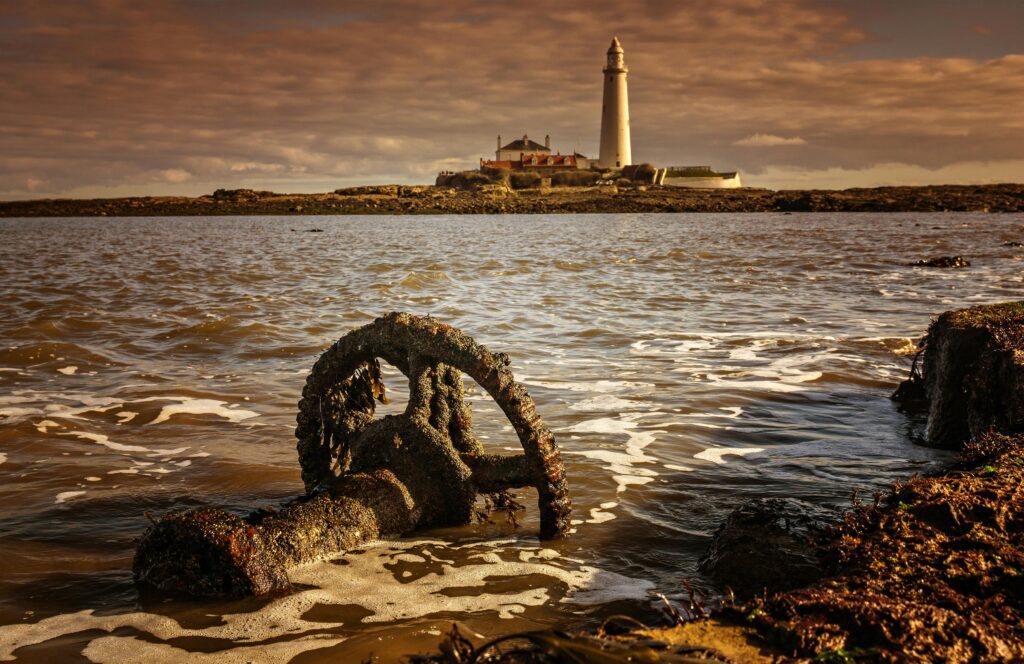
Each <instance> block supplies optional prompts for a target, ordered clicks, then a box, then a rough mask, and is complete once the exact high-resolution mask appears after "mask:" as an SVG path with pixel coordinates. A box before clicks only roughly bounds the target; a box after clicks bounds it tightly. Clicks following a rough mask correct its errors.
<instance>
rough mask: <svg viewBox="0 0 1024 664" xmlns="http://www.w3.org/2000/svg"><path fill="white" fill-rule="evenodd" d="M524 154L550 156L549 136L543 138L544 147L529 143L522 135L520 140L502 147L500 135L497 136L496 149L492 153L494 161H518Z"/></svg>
mask: <svg viewBox="0 0 1024 664" xmlns="http://www.w3.org/2000/svg"><path fill="white" fill-rule="evenodd" d="M524 154H537V155H548V154H551V136H545V137H544V145H541V144H540V143H538V142H536V141H531V140H530V137H529V136H527V135H526V134H523V137H522V138H520V139H518V140H515V141H512V142H511V143H509V144H508V145H505V146H503V145H502V144H501V134H499V135H498V149H497V150H496V151H495V152H494V160H495V161H519V160H520V159H521V158H522V156H523V155H524Z"/></svg>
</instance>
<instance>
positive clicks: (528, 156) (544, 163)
mask: <svg viewBox="0 0 1024 664" xmlns="http://www.w3.org/2000/svg"><path fill="white" fill-rule="evenodd" d="M535 162H536V163H535ZM480 167H481V168H505V169H508V170H513V171H521V170H527V169H531V168H576V155H572V154H543V153H542V154H537V153H524V154H523V155H522V159H517V160H516V161H492V160H487V159H481V160H480Z"/></svg>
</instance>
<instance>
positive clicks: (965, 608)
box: [413, 302, 1024, 664]
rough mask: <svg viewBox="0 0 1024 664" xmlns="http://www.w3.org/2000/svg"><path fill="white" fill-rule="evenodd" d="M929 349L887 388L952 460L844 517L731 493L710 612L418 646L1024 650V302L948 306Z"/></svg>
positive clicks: (819, 653)
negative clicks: (651, 624) (917, 414)
mask: <svg viewBox="0 0 1024 664" xmlns="http://www.w3.org/2000/svg"><path fill="white" fill-rule="evenodd" d="M922 348H923V352H924V354H925V361H924V371H923V374H922V373H919V372H917V370H916V366H917V362H916V361H915V370H914V371H913V372H912V375H911V377H910V379H908V380H907V381H906V382H905V383H904V384H903V385H902V386H901V388H900V389H899V390H897V393H896V395H894V398H898V399H900V400H901V401H902V402H903V403H904V404H905V405H906V406H907V407H909V408H915V407H917V408H923V409H924V410H926V411H929V422H928V433H927V434H926V438H925V442H926V443H927V444H931V445H935V446H941V447H947V448H954V449H958V450H959V451H960V460H959V461H958V462H957V463H956V464H955V465H954V466H953V467H952V468H949V469H947V470H945V471H943V472H939V473H936V474H934V475H931V476H925V477H913V478H911V479H909V480H908V481H906V482H899V483H897V484H896V485H895V486H893V487H892V489H891V490H890V491H888V492H885V493H883V492H878V493H876V494H875V495H874V496H873V499H872V500H871V501H870V502H868V503H866V504H862V503H860V502H859V501H856V500H855V504H854V505H853V507H852V509H850V510H849V511H847V512H846V513H845V514H843V515H842V516H840V517H838V518H835V517H831V516H828V515H824V516H823V515H820V514H813V513H809V512H808V513H804V512H802V511H801V509H800V507H799V505H798V504H795V503H796V501H794V503H790V504H779V501H778V500H776V499H772V500H767V501H766V500H761V501H752V503H749V504H745V505H742V506H740V507H739V508H738V509H737V510H736V511H735V512H734V513H733V514H732V515H731V516H730V517H729V519H728V520H727V521H726V522H725V523H724V524H723V525H722V527H721V528H720V529H719V531H718V532H717V533H716V535H715V539H714V542H713V543H712V545H711V547H710V549H709V551H708V554H707V555H706V556H705V558H704V560H702V561H701V565H702V568H704V569H705V571H706V572H707V573H709V574H710V576H711V577H712V578H715V579H716V583H718V585H719V586H720V589H721V590H723V591H726V593H727V597H729V599H727V600H726V601H725V602H724V605H723V606H722V607H720V608H719V609H718V610H716V611H713V612H711V613H710V615H708V614H706V613H705V611H704V609H703V607H702V606H701V604H700V602H699V601H698V602H694V601H692V600H693V598H692V597H691V602H690V605H689V607H685V606H684V607H681V608H680V610H675V609H671V608H670V611H669V617H670V620H671V621H672V622H674V623H675V624H674V625H673V626H671V627H665V628H656V629H647V628H638V627H639V626H638V625H636V624H635V621H630V620H629V619H626V621H625V625H626V626H625V628H623V627H622V624H623V621H622V620H618V621H616V624H611V623H608V624H606V625H605V626H602V628H601V629H600V630H598V631H597V633H593V634H582V635H576V636H570V635H565V634H563V633H561V632H557V631H552V632H541V633H538V634H534V635H526V637H528V638H526V639H525V640H523V637H522V636H520V637H516V638H518V639H519V640H518V641H517V640H516V638H512V639H508V637H506V638H505V639H503V640H502V643H504V644H505V650H508V646H510V645H512V644H515V643H518V644H519V645H520V646H521V647H520V649H519V650H518V651H516V653H515V654H514V655H513V656H511V657H508V656H505V655H502V654H501V650H502V649H501V648H500V647H499V648H496V647H493V646H491V645H488V644H472V643H470V642H469V641H468V640H466V639H465V638H463V637H461V636H459V635H458V634H457V633H453V635H451V636H450V637H449V638H448V640H447V641H446V642H445V643H444V644H442V647H441V653H440V654H437V655H428V656H424V657H419V658H413V661H415V662H420V663H425V662H433V663H443V664H449V663H453V662H459V663H462V662H491V663H495V662H563V661H564V662H575V661H598V659H599V661H607V662H618V661H622V662H626V661H649V662H654V661H658V662H694V661H719V662H722V661H725V662H781V661H816V662H855V661H871V662H903V661H944V662H963V663H965V664H966V663H967V662H1007V661H1024V489H1022V487H1024V302H1010V303H1004V304H998V305H989V306H979V307H972V308H970V309H964V310H960V311H952V312H947V313H945V314H943V315H942V316H940V317H938V318H937V319H936V320H935V321H934V322H933V323H932V324H931V326H930V327H929V330H928V334H927V336H926V338H925V340H924V342H923V343H922ZM773 500H775V502H773ZM738 565H742V569H736V567H737V566H738ZM732 591H735V594H733V592H732ZM630 622H633V623H634V624H629V623H630ZM460 639H461V641H460ZM499 645H500V644H499ZM460 648H461V650H460Z"/></svg>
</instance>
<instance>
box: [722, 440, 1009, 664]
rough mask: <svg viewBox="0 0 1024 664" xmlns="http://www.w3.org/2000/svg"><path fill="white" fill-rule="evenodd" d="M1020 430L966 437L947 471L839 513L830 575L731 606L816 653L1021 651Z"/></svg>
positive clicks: (913, 656)
mask: <svg viewBox="0 0 1024 664" xmlns="http://www.w3.org/2000/svg"><path fill="white" fill-rule="evenodd" d="M1022 483H1024V436H1022V435H1017V436H1013V437H1011V436H1004V435H1002V434H997V433H989V434H986V435H984V436H981V437H980V438H977V439H974V440H972V441H971V443H969V444H968V445H967V446H966V448H965V450H964V454H963V459H962V462H961V465H960V467H959V468H958V469H957V470H956V471H955V472H949V473H945V474H943V475H939V476H933V477H915V478H913V479H911V480H910V481H909V482H907V483H905V484H898V485H896V487H895V488H894V489H893V491H892V492H891V493H889V494H888V495H886V496H880V497H879V500H878V501H877V502H876V504H873V505H866V506H861V507H859V508H858V509H855V510H853V511H851V512H850V513H848V514H847V515H846V517H845V519H844V521H843V523H842V524H840V526H839V527H838V528H837V529H836V530H835V531H834V533H833V534H832V535H831V536H830V537H829V541H828V542H827V543H825V544H824V545H823V547H822V551H823V553H824V554H825V556H826V557H827V558H828V559H829V560H830V561H833V562H834V564H836V566H837V568H838V573H837V574H835V575H832V576H829V577H828V578H826V579H823V580H821V581H819V582H817V583H815V584H813V585H811V586H810V587H807V588H802V589H800V590H794V591H789V592H785V593H778V594H776V595H774V596H770V597H767V598H765V599H758V600H755V601H754V602H751V603H750V604H748V605H747V606H744V607H742V615H744V616H746V617H747V621H748V624H752V625H754V626H755V627H756V628H757V629H759V630H760V631H761V633H762V634H764V635H766V636H768V637H769V638H770V639H771V640H772V641H773V642H774V643H776V644H777V645H780V646H783V647H784V648H785V649H786V650H787V651H789V652H788V654H790V655H792V656H796V657H807V658H813V657H815V656H816V657H817V659H816V660H815V661H853V659H852V658H853V657H854V656H856V657H857V661H860V659H861V658H864V659H865V660H866V661H877V662H908V661H915V662H925V661H927V662H962V663H963V664H967V663H968V662H1020V661H1024V628H1022V627H1021V626H1022V625H1024V576H1022V574H1021V572H1020V570H1022V569H1024V492H1022V491H1021V490H1020V487H1021V484H1022Z"/></svg>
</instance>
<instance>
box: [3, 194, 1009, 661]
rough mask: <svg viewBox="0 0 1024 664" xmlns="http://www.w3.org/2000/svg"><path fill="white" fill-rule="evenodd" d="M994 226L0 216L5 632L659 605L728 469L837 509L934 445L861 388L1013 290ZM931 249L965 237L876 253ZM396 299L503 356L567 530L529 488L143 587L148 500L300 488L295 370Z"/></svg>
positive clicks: (244, 634) (229, 636)
mask: <svg viewBox="0 0 1024 664" xmlns="http://www.w3.org/2000/svg"><path fill="white" fill-rule="evenodd" d="M313 227H316V228H320V229H323V232H322V233H306V232H303V231H304V230H306V229H309V228H313ZM1022 236H1024V216H1022V215H1006V216H999V215H981V214H979V215H974V214H935V215H930V214H889V215H859V214H845V215H826V214H803V215H568V216H530V217H429V218H428V217H347V218H344V217H339V218H316V217H313V218H311V217H302V218H296V217H288V218H260V217H242V218H198V219H197V218H163V219H160V218H146V219H33V220H18V219H14V220H4V221H0V478H2V482H0V505H3V508H2V510H0V559H2V560H3V561H4V564H5V573H4V574H3V575H0V659H10V658H15V659H16V660H17V661H54V660H55V659H57V658H58V657H61V658H70V659H73V658H72V655H77V656H78V657H79V658H82V657H83V656H84V657H85V658H87V659H88V660H92V661H103V662H117V661H128V660H146V661H175V662H181V661H188V662H206V661H211V662H212V661H218V662H222V661H250V660H254V661H282V662H283V661H296V662H316V661H358V658H359V657H364V656H366V655H367V654H369V653H371V652H373V653H376V654H377V655H380V656H381V657H382V658H383V659H384V661H391V660H393V659H394V658H395V657H396V656H397V654H399V653H409V652H416V651H424V650H426V649H429V648H430V647H432V646H433V645H435V644H436V643H437V641H438V640H439V636H438V635H439V634H440V633H441V632H442V631H446V630H447V629H448V627H449V626H450V624H451V622H452V621H453V620H457V621H460V622H461V623H462V624H463V625H464V626H465V627H466V628H467V629H468V630H475V631H478V632H482V633H486V634H488V635H497V634H500V633H503V632H510V631H515V630H523V629H533V628H540V627H544V626H549V625H555V624H557V625H568V626H586V625H593V624H595V623H596V622H598V621H599V620H600V619H601V617H602V616H606V615H609V614H612V613H621V612H624V611H628V612H632V613H635V614H637V615H639V616H641V617H648V618H650V619H654V617H655V616H656V610H655V608H654V607H653V604H652V599H653V598H655V596H654V594H653V593H655V592H662V593H666V594H668V595H669V596H673V597H678V595H679V584H680V580H682V579H689V580H691V581H692V582H694V584H695V585H697V586H698V587H703V588H706V589H709V590H710V589H711V587H710V585H709V584H708V583H707V582H706V581H705V580H704V579H702V578H701V576H700V574H699V572H698V571H697V568H696V565H697V560H698V558H699V556H700V554H701V552H702V551H703V550H704V548H705V547H706V545H707V543H708V538H709V536H710V534H711V533H712V531H713V530H714V528H715V527H716V526H717V524H719V523H720V522H721V520H722V519H723V518H724V516H725V515H726V514H727V513H728V511H729V510H730V509H731V508H732V507H734V506H735V505H736V504H737V503H739V502H740V501H742V500H744V499H745V498H749V497H753V496H794V497H798V498H803V499H807V500H811V501H815V502H818V503H825V504H832V505H843V504H846V503H848V501H849V498H850V495H851V492H852V491H854V490H858V491H861V492H865V493H870V492H871V491H873V490H875V489H877V488H879V487H882V486H884V485H886V484H887V483H888V482H890V481H891V480H892V479H894V478H897V477H905V476H908V475H910V474H912V473H916V472H923V471H926V470H928V469H930V468H934V467H935V466H936V465H937V464H941V463H942V462H943V461H944V460H945V459H947V456H946V455H945V454H944V453H941V452H937V451H934V450H929V449H927V448H924V447H919V446H916V445H914V444H913V442H912V437H913V436H914V435H915V432H917V431H918V429H919V425H920V423H919V422H915V421H913V420H911V419H910V418H908V417H907V416H905V415H903V414H901V413H900V412H899V411H897V409H896V408H895V407H894V405H893V404H892V403H891V402H890V401H889V400H888V399H887V395H888V394H889V393H890V392H891V391H892V389H893V387H894V386H895V384H896V382H897V381H898V380H899V379H900V378H901V377H902V376H903V375H904V374H905V372H906V368H907V366H908V365H909V362H910V354H911V353H912V351H913V342H914V340H915V339H916V338H917V337H919V336H920V335H921V334H922V332H923V330H924V328H925V327H926V325H927V322H928V320H929V317H930V316H932V315H934V314H936V313H939V312H941V311H943V310H946V309H950V308H954V307H960V306H967V305H972V304H979V303H985V302H994V301H1001V300H1009V299H1020V298H1024V270H1022V268H1024V252H1022V251H1021V250H1020V249H1019V248H1016V249H1014V248H1009V247H1003V246H1001V245H1002V243H1003V242H1005V241H1008V240H1011V239H1015V240H1019V239H1021V237H1022ZM953 253H960V254H964V255H965V256H967V257H968V258H969V259H970V260H971V261H972V262H973V266H972V267H971V268H970V269H966V270H953V271H943V270H928V269H922V268H910V267H905V264H906V263H907V262H909V261H911V260H916V259H918V258H923V257H928V256H932V255H938V254H953ZM391 310H406V311H410V312H413V313H418V314H431V315H433V316H435V317H437V318H439V319H441V320H443V321H444V322H447V323H450V324H453V325H456V326H458V327H461V328H462V329H463V330H465V331H466V332H468V333H469V334H471V335H473V336H474V337H475V338H476V339H477V340H478V341H480V342H482V343H484V344H485V345H487V346H488V347H489V348H490V349H491V350H493V351H504V352H507V353H508V354H509V355H510V356H511V357H512V368H513V370H514V371H515V374H516V376H517V378H518V379H519V380H520V381H521V382H523V383H525V384H526V385H527V386H528V388H529V390H530V392H531V394H532V395H533V397H534V399H535V400H536V402H537V405H538V408H539V410H540V412H541V414H542V415H543V416H544V418H545V420H546V422H547V424H548V425H549V426H550V427H551V428H552V429H553V430H554V431H555V433H556V436H557V439H558V442H559V445H560V446H561V448H562V454H563V458H564V459H565V461H566V466H567V470H568V475H569V480H570V486H571V490H572V493H573V498H574V502H575V506H576V511H575V514H574V517H575V519H576V520H577V522H576V523H575V528H576V532H575V533H574V534H573V536H572V537H570V538H569V539H567V540H565V541H560V542H539V541H538V540H537V539H536V537H535V533H536V529H537V522H536V519H535V517H536V510H535V506H534V505H533V504H532V503H533V501H534V499H533V497H531V496H529V495H526V500H525V501H524V502H526V503H527V505H528V507H529V509H528V512H527V518H526V519H525V520H524V522H523V523H522V525H521V527H520V528H519V529H518V530H517V529H513V528H512V527H511V526H510V525H508V524H506V523H504V522H502V521H501V520H498V519H496V521H498V522H497V523H494V524H481V525H474V526H468V527H465V528H457V529H447V530H444V531H433V532H426V533H421V534H419V535H418V536H417V537H415V538H409V539H404V540H398V541H393V542H384V543H379V544H375V545H371V546H368V547H366V549H365V550H363V551H362V552H361V553H350V554H348V555H346V556H343V557H341V558H339V559H337V560H334V561H327V562H323V563H317V564H313V565H309V566H305V567H303V568H299V569H297V570H295V572H294V574H293V575H292V579H293V581H295V582H296V583H297V584H298V585H297V590H296V591H295V592H294V593H292V594H291V595H289V596H287V597H282V598H276V599H272V600H248V601H236V602H191V601H182V600H174V601H168V600H166V599H165V598H161V597H151V596H146V597H141V598H140V597H139V595H138V594H137V592H136V590H135V588H134V586H133V585H132V582H131V573H130V566H131V558H132V553H133V549H134V543H135V540H136V538H137V537H138V536H139V535H140V534H141V533H142V531H143V530H144V529H145V527H146V526H147V524H148V520H147V517H146V513H147V512H150V513H153V514H159V513H163V512H165V511H168V510H173V509H181V508H186V507H191V506H196V505H215V506H220V507H225V508H228V509H234V510H237V511H239V512H240V513H247V512H248V511H249V510H251V509H252V508H255V507H257V506H261V505H265V504H269V503H274V502H277V501H280V500H284V499H286V498H288V497H291V496H293V495H294V494H296V493H297V492H299V490H300V489H301V482H300V481H299V472H298V464H297V460H296V456H295V449H294V438H293V435H292V431H293V428H294V418H295V404H296V402H297V400H298V397H299V393H300V390H301V387H302V384H303V381H304V378H305V375H306V373H307V371H308V370H309V368H310V367H311V366H312V364H313V362H314V361H315V359H316V357H317V356H318V354H319V353H320V352H321V351H322V350H323V349H324V348H325V347H326V346H327V345H329V344H330V343H331V342H333V341H334V340H335V339H336V338H338V337H339V336H341V335H342V334H344V333H345V332H346V331H347V330H349V329H351V328H353V327H355V326H358V325H361V324H364V323H367V322H369V321H371V320H372V319H373V318H374V317H376V316H377V315H380V314H382V313H385V312H387V311H391ZM387 383H388V386H389V388H390V389H392V390H394V391H395V392H396V393H397V396H398V397H399V398H396V399H395V401H396V402H397V403H396V404H395V405H394V406H392V408H394V409H398V408H400V407H401V395H402V393H403V392H404V386H402V385H401V381H400V380H398V375H397V372H394V371H391V372H389V373H388V378H387ZM470 398H471V400H472V405H473V409H474V412H475V420H476V429H477V433H478V434H479V435H480V437H481V438H482V439H483V441H484V443H485V444H486V445H489V446H490V447H491V448H492V449H498V450H501V449H507V450H509V451H510V452H511V451H514V450H515V449H516V448H517V446H518V443H517V441H516V439H515V437H514V434H512V432H511V429H510V427H509V426H508V424H507V422H506V421H505V420H504V418H503V417H502V416H501V415H500V413H499V412H498V410H497V408H496V407H495V406H494V405H493V403H491V402H490V401H489V400H487V399H485V398H484V396H483V395H482V394H481V392H480V390H479V389H477V390H476V391H475V393H474V394H472V395H471V396H470ZM526 493H527V492H524V494H526Z"/></svg>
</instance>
